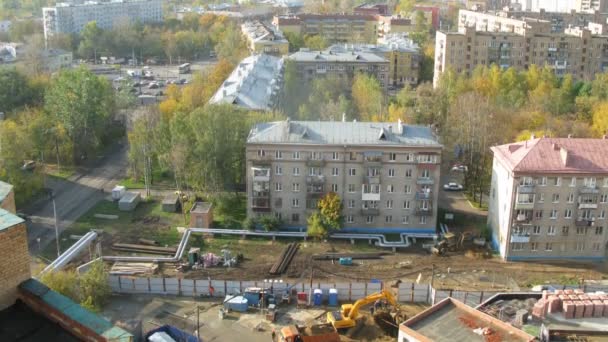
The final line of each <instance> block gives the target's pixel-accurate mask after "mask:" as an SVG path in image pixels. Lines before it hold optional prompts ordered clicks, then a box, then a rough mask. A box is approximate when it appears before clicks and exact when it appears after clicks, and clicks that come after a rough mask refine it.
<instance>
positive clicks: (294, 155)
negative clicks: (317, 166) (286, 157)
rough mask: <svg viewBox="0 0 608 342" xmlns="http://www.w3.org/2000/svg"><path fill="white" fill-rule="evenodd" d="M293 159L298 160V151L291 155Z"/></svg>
mask: <svg viewBox="0 0 608 342" xmlns="http://www.w3.org/2000/svg"><path fill="white" fill-rule="evenodd" d="M293 159H300V152H299V151H295V152H294V153H293Z"/></svg>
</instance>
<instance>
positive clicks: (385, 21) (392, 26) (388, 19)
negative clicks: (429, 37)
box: [378, 15, 414, 38]
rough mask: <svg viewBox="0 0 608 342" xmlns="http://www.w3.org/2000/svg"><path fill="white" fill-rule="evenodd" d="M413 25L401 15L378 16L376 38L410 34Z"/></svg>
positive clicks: (410, 20)
mask: <svg viewBox="0 0 608 342" xmlns="http://www.w3.org/2000/svg"><path fill="white" fill-rule="evenodd" d="M413 30H414V23H413V22H412V19H410V18H406V17H402V16H401V15H388V16H378V37H380V38H381V37H384V36H386V35H389V34H403V33H408V32H412V31H413Z"/></svg>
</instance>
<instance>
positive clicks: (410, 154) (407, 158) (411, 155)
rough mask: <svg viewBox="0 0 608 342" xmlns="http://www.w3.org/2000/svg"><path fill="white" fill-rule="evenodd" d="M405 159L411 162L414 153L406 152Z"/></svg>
mask: <svg viewBox="0 0 608 342" xmlns="http://www.w3.org/2000/svg"><path fill="white" fill-rule="evenodd" d="M405 161H408V162H413V161H414V154H413V153H408V154H406V155H405Z"/></svg>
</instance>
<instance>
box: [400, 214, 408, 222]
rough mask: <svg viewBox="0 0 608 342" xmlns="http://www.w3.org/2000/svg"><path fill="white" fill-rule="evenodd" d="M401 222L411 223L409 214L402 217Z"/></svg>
mask: <svg viewBox="0 0 608 342" xmlns="http://www.w3.org/2000/svg"><path fill="white" fill-rule="evenodd" d="M401 223H403V224H409V223H410V217H409V216H407V215H404V216H402V217H401Z"/></svg>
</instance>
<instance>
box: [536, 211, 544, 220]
mask: <svg viewBox="0 0 608 342" xmlns="http://www.w3.org/2000/svg"><path fill="white" fill-rule="evenodd" d="M534 218H535V219H537V220H542V218H543V211H542V210H537V211H535V212H534Z"/></svg>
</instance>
